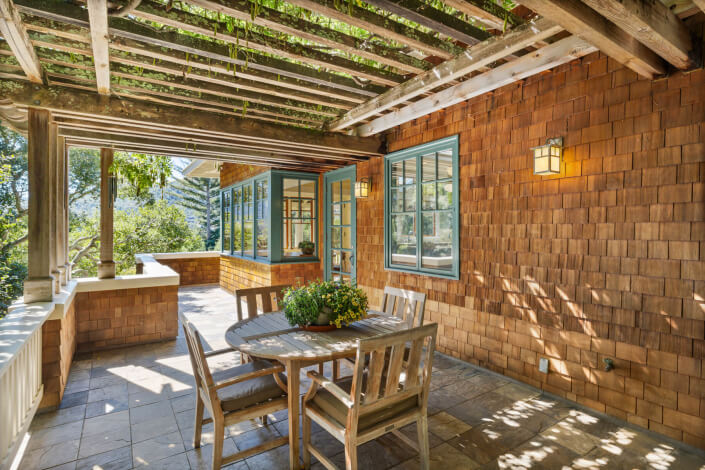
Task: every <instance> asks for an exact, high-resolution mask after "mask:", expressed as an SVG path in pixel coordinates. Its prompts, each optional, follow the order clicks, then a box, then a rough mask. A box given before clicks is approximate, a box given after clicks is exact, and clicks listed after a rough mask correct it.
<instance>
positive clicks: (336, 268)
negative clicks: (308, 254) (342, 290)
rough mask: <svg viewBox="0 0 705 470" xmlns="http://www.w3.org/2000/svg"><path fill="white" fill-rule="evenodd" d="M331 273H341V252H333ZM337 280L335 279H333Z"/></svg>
mask: <svg viewBox="0 0 705 470" xmlns="http://www.w3.org/2000/svg"><path fill="white" fill-rule="evenodd" d="M330 257H331V267H330V268H331V271H333V272H337V273H339V272H340V261H341V259H340V250H332V251H331V256H330ZM333 280H335V278H333Z"/></svg>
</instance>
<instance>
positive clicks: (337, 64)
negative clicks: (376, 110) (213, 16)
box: [133, 0, 431, 80]
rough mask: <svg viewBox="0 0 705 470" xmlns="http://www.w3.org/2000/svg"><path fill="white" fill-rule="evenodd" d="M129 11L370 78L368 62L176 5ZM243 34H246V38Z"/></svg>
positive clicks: (414, 63)
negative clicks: (229, 24)
mask: <svg viewBox="0 0 705 470" xmlns="http://www.w3.org/2000/svg"><path fill="white" fill-rule="evenodd" d="M133 14H134V15H135V16H137V17H139V18H143V19H147V20H150V21H154V22H157V23H161V24H165V25H168V26H172V27H175V28H179V29H182V30H184V31H190V32H194V33H198V34H203V35H205V36H210V37H213V38H214V39H219V40H221V41H226V42H229V43H231V44H236V45H238V44H240V43H241V42H242V44H243V45H244V44H247V47H248V48H250V49H254V50H258V51H261V52H265V53H268V54H276V55H279V56H281V57H286V58H289V59H293V60H300V61H305V62H307V63H310V64H312V65H317V66H321V67H327V68H329V69H331V70H337V71H340V72H344V73H350V74H353V75H357V76H359V77H362V78H366V79H370V80H374V70H370V69H371V67H370V66H366V65H364V64H360V63H359V62H354V61H352V60H348V59H345V58H343V57H340V56H336V55H332V54H328V53H326V52H321V51H319V50H317V49H315V48H312V47H306V46H301V45H298V44H292V43H290V42H288V41H286V40H282V39H277V38H275V37H271V36H266V35H263V34H260V33H258V32H257V31H247V32H245V31H244V30H239V29H237V28H234V29H233V31H232V32H229V31H228V29H227V24H226V23H222V22H219V21H216V20H210V19H208V18H204V17H202V16H199V15H194V14H191V13H188V12H185V11H182V10H179V9H177V8H172V9H171V10H169V11H167V10H166V8H165V5H163V4H160V3H155V2H149V1H144V0H143V1H142V2H141V3H140V5H139V7H137V9H135V10H134V13H133ZM245 38H247V39H246V41H245ZM386 63H387V64H389V65H391V66H393V67H396V68H398V69H400V70H402V71H406V72H413V73H419V72H423V71H424V70H426V69H428V68H430V65H431V64H430V63H429V62H426V61H423V60H420V59H417V58H415V57H412V56H410V55H407V54H402V53H399V52H395V53H391V52H390V53H389V54H388V55H387V57H386Z"/></svg>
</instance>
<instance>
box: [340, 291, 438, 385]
mask: <svg viewBox="0 0 705 470" xmlns="http://www.w3.org/2000/svg"><path fill="white" fill-rule="evenodd" d="M381 308H382V313H385V314H387V315H390V316H394V317H398V318H401V319H402V320H406V321H407V322H408V323H409V328H413V327H417V326H421V325H423V318H424V313H425V310H426V294H424V293H422V292H415V291H411V290H404V289H398V288H396V287H390V286H386V287H385V288H384V297H382V307H381ZM340 360H341V361H347V362H348V364H352V362H353V361H352V360H351V359H340ZM339 377H340V363H339V362H338V361H333V380H338V378H339Z"/></svg>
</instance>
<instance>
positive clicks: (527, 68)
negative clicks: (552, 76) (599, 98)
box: [356, 36, 597, 136]
mask: <svg viewBox="0 0 705 470" xmlns="http://www.w3.org/2000/svg"><path fill="white" fill-rule="evenodd" d="M596 50H597V49H596V48H595V47H594V46H592V45H591V44H588V43H587V42H585V41H584V40H582V39H580V38H578V37H577V36H570V37H567V38H565V39H561V40H560V41H557V42H555V43H553V44H551V45H548V46H545V47H542V48H541V49H538V50H536V51H534V52H532V53H530V54H526V55H524V56H522V57H520V58H519V59H516V60H514V61H512V62H507V63H506V64H504V65H500V66H499V67H496V68H494V69H492V70H490V71H489V72H485V73H483V74H480V75H477V76H475V77H473V78H470V79H468V80H466V81H464V82H461V83H460V84H458V85H455V86H453V87H450V88H446V89H445V90H443V91H440V92H438V93H434V94H433V95H431V96H429V97H427V98H424V99H421V100H419V101H416V102H415V103H412V104H410V105H408V106H406V107H404V108H401V109H399V110H397V111H393V112H391V113H388V114H385V115H383V116H381V117H378V118H377V119H374V120H372V121H370V122H369V123H367V124H365V125H362V126H359V127H357V128H356V134H357V135H361V136H369V135H373V134H377V133H379V132H382V131H384V130H386V129H389V128H392V127H394V126H398V125H400V124H403V123H405V122H408V121H411V120H413V119H416V118H419V117H422V116H425V115H427V114H430V113H432V112H434V111H438V110H439V109H443V108H447V107H448V106H452V105H454V104H456V103H459V102H461V101H465V100H468V99H470V98H473V97H475V96H479V95H481V94H483V93H487V92H490V91H492V90H496V89H497V88H500V87H502V86H504V85H507V84H509V83H512V82H516V81H518V80H522V79H523V78H526V77H529V76H531V75H535V74H537V73H539V72H542V71H544V70H548V69H551V68H553V67H557V66H558V65H561V64H564V63H566V62H570V61H571V60H574V59H577V58H579V57H582V56H584V55H586V54H589V53H591V52H594V51H596Z"/></svg>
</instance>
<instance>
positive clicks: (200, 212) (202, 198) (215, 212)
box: [169, 177, 220, 250]
mask: <svg viewBox="0 0 705 470" xmlns="http://www.w3.org/2000/svg"><path fill="white" fill-rule="evenodd" d="M217 181H218V180H216V179H215V178H189V177H183V178H178V179H176V180H175V181H174V182H172V183H171V184H170V186H169V194H170V195H172V196H173V197H174V198H175V203H176V204H177V205H178V206H180V207H182V208H184V209H187V210H191V211H193V212H194V213H195V214H196V217H197V220H198V224H199V226H200V227H201V231H202V238H203V243H204V245H205V247H206V250H212V249H214V248H215V245H216V242H217V241H218V240H219V238H220V210H219V205H218V196H219V194H220V191H219V190H220V186H219V185H218V182H217Z"/></svg>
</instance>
